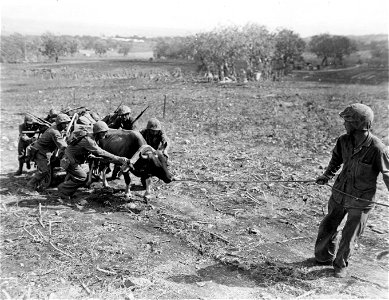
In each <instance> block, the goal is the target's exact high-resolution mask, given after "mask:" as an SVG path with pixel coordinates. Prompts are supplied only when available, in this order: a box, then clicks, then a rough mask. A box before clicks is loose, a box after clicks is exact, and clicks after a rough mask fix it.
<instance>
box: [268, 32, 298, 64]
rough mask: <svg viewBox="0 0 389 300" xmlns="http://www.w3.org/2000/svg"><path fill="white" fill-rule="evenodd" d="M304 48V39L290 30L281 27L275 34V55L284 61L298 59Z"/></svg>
mask: <svg viewBox="0 0 389 300" xmlns="http://www.w3.org/2000/svg"><path fill="white" fill-rule="evenodd" d="M304 49H305V42H304V40H303V39H302V38H300V36H299V35H298V34H296V33H294V32H293V31H292V30H288V29H282V30H281V31H279V32H278V33H277V35H276V36H275V53H274V54H275V57H278V58H282V59H283V61H284V62H285V63H287V62H288V61H293V60H299V59H300V58H301V55H302V54H303V52H304Z"/></svg>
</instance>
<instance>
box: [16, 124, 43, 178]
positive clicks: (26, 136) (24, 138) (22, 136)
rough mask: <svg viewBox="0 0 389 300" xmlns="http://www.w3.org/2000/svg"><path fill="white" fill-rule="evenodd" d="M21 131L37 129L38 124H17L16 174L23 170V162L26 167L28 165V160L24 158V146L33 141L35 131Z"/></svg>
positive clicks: (36, 130)
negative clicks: (17, 167) (17, 161)
mask: <svg viewBox="0 0 389 300" xmlns="http://www.w3.org/2000/svg"><path fill="white" fill-rule="evenodd" d="M23 131H34V132H38V131H39V125H38V124H36V123H32V124H26V122H25V123H23V124H20V125H19V140H18V160H19V169H18V171H17V172H16V175H21V174H22V171H23V164H24V162H26V163H27V168H29V166H30V161H29V160H27V159H26V148H27V147H28V146H29V145H30V144H31V143H32V142H34V141H35V133H23Z"/></svg>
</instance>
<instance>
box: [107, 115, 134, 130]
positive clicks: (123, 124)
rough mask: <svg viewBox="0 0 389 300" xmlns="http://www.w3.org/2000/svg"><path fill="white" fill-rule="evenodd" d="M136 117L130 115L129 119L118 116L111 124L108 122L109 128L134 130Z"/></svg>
mask: <svg viewBox="0 0 389 300" xmlns="http://www.w3.org/2000/svg"><path fill="white" fill-rule="evenodd" d="M134 121H135V119H134V118H133V117H129V118H128V119H127V120H123V119H122V118H116V119H115V121H113V122H112V123H111V124H108V127H109V128H112V129H119V128H121V129H125V130H134V129H136V126H135V124H134Z"/></svg>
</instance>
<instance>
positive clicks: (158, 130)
mask: <svg viewBox="0 0 389 300" xmlns="http://www.w3.org/2000/svg"><path fill="white" fill-rule="evenodd" d="M140 133H141V134H142V136H143V137H144V139H145V140H146V142H147V144H149V145H150V146H151V147H153V148H154V149H156V150H162V152H163V154H164V155H165V156H167V157H168V156H169V155H168V153H167V152H168V147H169V145H168V138H167V136H166V134H165V132H164V131H163V130H162V127H161V123H160V122H159V120H157V119H156V118H151V119H150V120H149V121H148V122H147V125H146V128H145V129H142V130H141V131H140Z"/></svg>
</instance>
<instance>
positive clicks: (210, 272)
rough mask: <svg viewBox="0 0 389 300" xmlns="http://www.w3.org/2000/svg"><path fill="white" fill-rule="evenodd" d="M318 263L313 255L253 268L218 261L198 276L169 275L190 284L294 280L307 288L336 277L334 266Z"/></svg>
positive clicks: (268, 283) (246, 284) (249, 284)
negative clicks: (322, 265) (318, 264)
mask: <svg viewBox="0 0 389 300" xmlns="http://www.w3.org/2000/svg"><path fill="white" fill-rule="evenodd" d="M315 266H316V264H315V262H314V259H311V258H310V259H306V260H304V261H300V262H293V263H284V262H279V261H277V262H275V261H274V262H271V261H264V262H261V263H258V264H257V265H252V266H251V267H250V269H249V270H244V269H241V268H239V267H236V266H231V265H225V264H221V263H218V264H215V265H212V266H208V267H205V268H203V269H199V270H198V271H197V272H196V274H195V275H185V274H179V275H175V276H171V277H169V280H171V281H173V282H176V283H187V284H191V283H198V282H204V281H213V282H215V283H218V284H222V285H226V286H231V287H234V286H239V287H253V286H260V287H268V286H271V285H274V284H277V283H279V282H288V283H292V282H293V284H294V285H298V286H300V287H301V288H303V289H309V288H310V284H309V281H310V280H316V279H318V278H325V277H332V276H333V269H332V268H331V267H328V266H327V267H324V268H321V269H319V270H318V269H315V270H311V268H313V267H315ZM307 281H308V282H307Z"/></svg>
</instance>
